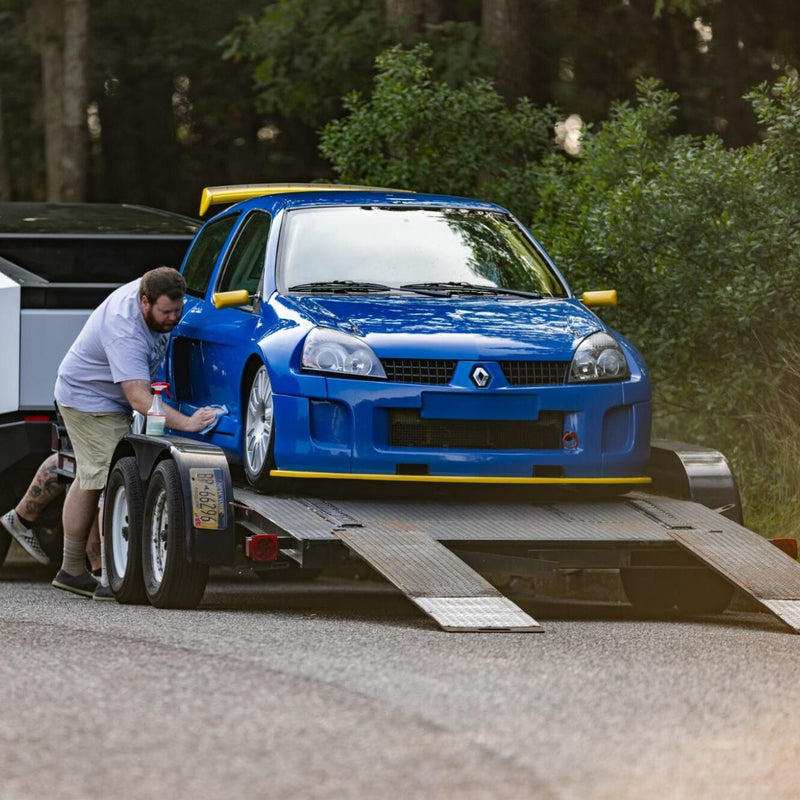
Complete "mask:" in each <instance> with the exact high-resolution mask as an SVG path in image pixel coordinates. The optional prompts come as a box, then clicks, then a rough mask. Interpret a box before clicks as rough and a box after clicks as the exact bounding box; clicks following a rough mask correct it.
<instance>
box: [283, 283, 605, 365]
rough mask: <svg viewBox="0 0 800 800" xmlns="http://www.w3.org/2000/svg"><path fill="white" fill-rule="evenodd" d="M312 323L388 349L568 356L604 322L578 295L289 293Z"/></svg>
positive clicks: (410, 354) (383, 351)
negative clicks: (491, 295)
mask: <svg viewBox="0 0 800 800" xmlns="http://www.w3.org/2000/svg"><path fill="white" fill-rule="evenodd" d="M282 299H283V301H284V302H286V303H287V304H288V305H291V306H294V307H295V308H296V309H297V310H298V311H299V312H300V313H301V315H302V316H303V317H305V318H306V319H308V321H309V322H311V323H312V324H313V325H323V326H327V327H331V328H337V329H339V330H342V331H344V332H346V333H350V334H352V335H354V336H358V337H360V338H363V339H365V340H366V341H367V343H368V344H369V345H370V346H371V347H373V348H374V349H375V350H376V352H378V354H379V355H381V356H391V355H392V354H393V353H395V352H396V353H397V354H398V355H400V354H402V355H403V356H404V357H407V358H414V357H417V358H430V357H431V356H432V355H436V356H438V357H440V358H442V357H443V358H447V357H453V358H490V357H497V358H515V357H516V358H530V359H534V360H536V359H553V360H569V359H570V358H571V357H572V354H573V352H574V350H575V348H576V347H577V345H578V343H579V342H580V341H581V340H582V339H583V338H584V337H586V336H588V335H589V334H590V333H593V332H594V331H597V330H601V329H605V326H604V325H603V324H602V323H601V322H600V321H599V320H598V318H597V317H596V316H595V315H594V314H592V312H591V311H589V310H588V309H586V308H584V306H582V305H581V304H580V303H579V302H578V301H577V300H574V299H558V300H556V299H549V300H548V299H543V300H530V299H527V298H516V297H479V298H473V297H464V296H454V297H449V298H447V297H445V298H442V297H413V296H412V297H408V296H396V295H382V296H379V297H375V296H364V295H359V296H358V297H347V296H345V297H342V296H331V297H325V296H323V297H321V296H319V295H315V296H313V297H312V296H302V295H300V296H298V295H293V296H289V297H283V298H282Z"/></svg>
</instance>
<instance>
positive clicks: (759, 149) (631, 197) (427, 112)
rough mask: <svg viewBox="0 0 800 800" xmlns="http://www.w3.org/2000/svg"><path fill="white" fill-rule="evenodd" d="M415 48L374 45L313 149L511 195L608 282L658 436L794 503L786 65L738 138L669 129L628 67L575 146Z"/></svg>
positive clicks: (797, 140) (793, 225)
mask: <svg viewBox="0 0 800 800" xmlns="http://www.w3.org/2000/svg"><path fill="white" fill-rule="evenodd" d="M425 58H426V54H425V52H424V51H422V50H419V49H418V50H416V51H415V52H413V53H403V52H400V51H392V52H389V53H386V54H384V55H383V56H382V57H381V59H380V60H379V62H378V67H379V72H378V76H377V78H376V80H375V85H374V90H373V93H372V96H371V97H370V98H362V97H359V96H351V97H350V98H349V100H348V103H347V110H348V114H347V115H346V116H344V117H342V118H341V119H339V120H337V121H336V122H334V123H332V124H330V125H329V126H328V127H327V128H326V130H325V133H324V135H323V144H322V147H323V151H324V152H325V153H326V155H327V156H328V157H329V158H331V159H332V161H333V163H334V167H335V169H336V171H337V172H338V173H339V174H340V175H341V177H343V178H346V179H347V180H350V181H364V182H367V183H373V182H375V183H386V182H388V183H395V184H401V185H404V186H408V187H410V188H417V189H429V188H433V187H435V186H437V187H438V188H440V189H445V190H448V191H457V192H461V193H465V194H477V195H480V196H482V197H486V198H488V199H494V200H497V201H499V202H501V203H503V204H504V205H506V206H508V207H509V208H511V209H512V210H513V211H515V213H517V214H518V215H519V216H520V217H521V218H522V219H523V220H524V221H526V222H530V223H531V225H532V228H533V229H534V230H535V232H536V233H537V235H538V236H539V238H540V239H541V240H542V241H543V242H544V243H545V244H546V246H547V247H548V249H549V250H550V251H551V253H552V254H553V255H554V256H555V257H556V259H557V261H558V262H559V263H560V264H561V266H562V267H563V269H564V270H565V272H566V274H567V275H568V276H569V278H570V280H571V281H572V283H573V285H575V286H577V287H579V288H592V289H596V288H611V287H613V288H616V289H617V290H618V291H619V294H620V298H621V303H620V306H619V307H618V308H617V309H614V310H613V311H612V312H609V314H608V321H609V322H611V323H612V324H613V325H614V326H615V327H617V328H618V329H620V330H622V331H624V332H625V334H626V335H628V336H629V338H631V339H632V340H633V341H635V342H636V343H637V345H638V346H639V347H640V348H641V349H642V351H643V352H644V355H645V357H646V359H647V361H648V363H649V366H650V368H651V371H652V374H653V378H654V385H655V392H656V431H657V433H658V434H659V435H662V436H670V437H674V438H680V439H683V440H688V441H694V442H697V443H702V444H707V445H710V446H713V447H716V448H718V449H721V450H722V451H723V452H725V453H726V454H728V455H729V456H730V457H732V459H733V460H734V462H735V464H736V466H737V468H738V471H739V473H740V476H741V478H742V484H743V488H744V490H745V493H746V496H747V499H748V507H749V511H750V512H751V513H752V514H755V515H756V518H763V515H764V510H765V509H767V508H769V507H770V505H772V504H774V505H775V506H776V507H785V505H786V504H787V503H791V502H794V501H796V489H795V487H796V486H797V479H798V477H800V476H799V475H798V466H797V465H798V459H797V457H796V456H797V450H798V449H800V423H798V419H800V416H798V411H800V408H799V407H798V405H799V404H798V400H797V399H796V398H797V397H798V389H799V388H800V386H798V378H800V369H799V368H798V367H797V366H796V365H797V364H798V355H800V331H798V330H797V325H796V318H797V312H796V309H795V306H794V298H796V297H798V296H800V263H798V262H799V261H800V256H799V255H798V247H797V244H798V237H799V236H800V194H798V192H797V185H796V184H797V181H798V177H797V176H798V174H800V173H799V172H798V169H797V167H798V159H800V85H799V84H798V81H797V79H796V78H784V79H782V80H780V81H778V82H777V83H776V84H774V85H773V86H767V85H762V86H760V87H758V88H757V89H755V90H754V91H753V92H752V93H751V94H750V95H749V100H750V102H751V104H752V106H753V107H754V110H755V116H756V118H757V120H758V122H759V123H760V125H761V126H762V130H763V139H762V140H761V141H760V142H758V143H756V144H752V145H749V146H746V147H740V148H728V147H725V145H724V144H723V143H722V141H721V140H720V139H719V138H718V137H717V136H714V135H708V136H705V137H691V136H688V135H683V136H676V135H673V134H671V127H672V125H673V123H674V120H675V115H676V109H677V106H678V102H679V98H678V97H677V96H676V95H675V94H674V93H672V92H669V91H667V90H665V89H664V88H663V87H661V86H660V85H659V84H658V83H657V82H655V81H652V80H642V81H640V82H639V83H638V86H637V89H638V97H637V101H636V103H635V104H627V103H620V104H617V105H616V106H615V107H614V108H613V110H612V113H611V115H610V118H609V120H608V121H607V122H606V123H605V124H604V125H602V126H601V127H599V128H597V129H596V130H591V129H588V130H585V131H584V133H583V142H582V143H583V151H582V154H581V156H580V157H579V158H577V159H573V158H569V157H567V156H565V155H564V153H563V152H561V151H559V150H558V149H557V148H556V146H555V144H554V143H553V136H552V129H549V128H547V127H546V122H547V120H548V119H550V118H551V116H552V112H551V111H550V110H546V111H541V110H536V109H533V108H531V107H530V106H527V105H525V104H522V106H521V107H523V108H524V113H523V114H521V113H520V112H519V108H518V111H517V112H516V114H515V113H514V112H511V111H509V110H507V109H503V108H502V104H501V103H500V101H499V98H498V97H497V95H496V93H495V92H494V90H493V89H492V88H491V86H488V85H487V84H485V83H481V82H479V81H477V82H475V83H473V84H470V85H469V86H467V87H465V88H464V89H462V90H454V89H451V88H449V87H448V86H447V85H446V84H444V83H442V82H436V81H435V80H434V79H433V78H432V76H431V73H430V70H429V68H428V66H427V65H426V62H425ZM393 98H394V102H395V103H396V104H397V106H398V108H399V110H398V112H397V116H396V117H394V116H392V114H391V112H390V108H389V106H390V105H391V103H392V100H393ZM434 109H435V113H434ZM487 117H488V118H489V119H490V120H491V121H490V122H488V123H487V122H486V120H487ZM488 130H493V131H495V135H494V138H493V139H492V138H491V137H488V138H487V131H488ZM545 130H550V135H549V137H546V136H545V134H544V131H545ZM445 131H451V132H452V134H451V135H450V137H449V138H448V140H447V147H446V153H445V154H444V155H443V157H442V158H439V159H436V158H432V157H431V151H430V148H428V147H426V146H425V144H426V142H427V141H428V137H432V139H433V141H436V138H435V137H437V136H438V135H440V133H439V132H445ZM441 135H444V134H441ZM413 143H416V145H415V146H414V145H413ZM440 149H445V148H443V147H440ZM397 156H399V158H398V157H397ZM482 164H485V165H486V166H487V169H481V165H482ZM764 524H777V523H775V522H774V521H773V522H772V523H767V522H765V523H764Z"/></svg>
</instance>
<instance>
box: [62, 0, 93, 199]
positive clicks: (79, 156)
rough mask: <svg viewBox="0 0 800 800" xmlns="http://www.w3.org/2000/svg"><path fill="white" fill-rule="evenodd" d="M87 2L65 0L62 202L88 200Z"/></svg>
mask: <svg viewBox="0 0 800 800" xmlns="http://www.w3.org/2000/svg"><path fill="white" fill-rule="evenodd" d="M88 23H89V4H88V0H64V118H63V119H64V138H63V144H62V148H61V199H62V200H64V201H66V202H72V203H76V202H82V201H84V200H85V199H86V162H87V147H88V134H87V130H86V105H87V102H88V88H87V82H86V72H87V56H88V47H87V39H88Z"/></svg>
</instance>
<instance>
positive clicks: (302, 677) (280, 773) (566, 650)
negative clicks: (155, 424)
mask: <svg viewBox="0 0 800 800" xmlns="http://www.w3.org/2000/svg"><path fill="white" fill-rule="evenodd" d="M2 577H3V578H4V580H0V654H1V655H0V685H2V687H3V702H2V704H0V798H2V800H17V799H19V798H22V799H25V800H29V799H32V798H37V799H38V798H45V797H47V798H81V800H85V798H103V800H110V799H111V798H123V799H124V800H128V799H130V800H139V798H142V800H145V799H147V800H150V799H151V798H161V797H165V798H171V800H172V799H174V800H183V798H186V799H187V800H188V799H189V798H191V800H204V799H205V798H209V800H211V799H212V798H213V800H219V799H220V798H247V799H248V800H249V799H251V798H252V799H254V800H255V799H257V798H281V799H282V800H293V799H294V798H297V799H298V800H300V799H302V800H320V799H322V798H326V799H327V798H331V800H334V799H335V800H348V799H349V798H359V800H371V799H373V798H375V799H377V800H382V799H383V798H387V799H389V798H391V800H411V799H412V798H413V799H415V800H416V799H417V798H419V799H420V800H422V799H424V800H428V799H430V800H449V798H454V799H455V798H458V800H473V799H476V800H477V799H478V798H481V799H483V798H486V800H489V799H491V800H504V799H505V798H509V799H511V798H513V800H525V799H526V798H536V800H539V799H540V798H541V799H542V800H549V799H550V798H563V799H564V800H600V798H603V799H605V798H608V800H612V799H613V800H626V799H627V798H631V799H632V800H633V799H634V798H635V800H642V798H646V799H647V800H652V799H654V798H658V799H663V800H676V799H677V798H686V799H687V800H689V799H691V800H698V799H700V800H717V798H718V799H719V800H737V798H742V800H745V799H746V800H781V799H784V800H789V799H790V798H791V799H793V800H797V799H798V798H800V773H799V772H798V754H800V715H799V714H798V711H797V709H798V707H800V682H798V670H799V669H800V636H796V635H794V634H792V633H790V632H788V630H787V629H785V628H783V627H782V626H781V624H780V623H778V622H777V621H773V620H772V618H770V617H768V616H766V615H761V614H757V613H753V612H750V611H740V612H733V613H731V612H728V613H726V614H725V615H722V616H719V617H706V618H694V619H687V618H683V619H675V618H673V619H666V618H662V619H646V618H642V617H637V616H636V615H635V614H634V613H633V612H632V611H631V610H630V609H629V608H628V607H627V606H624V605H618V604H608V603H606V604H596V603H568V602H559V603H547V602H542V601H539V600H537V601H535V602H533V601H523V605H524V607H525V608H526V610H528V611H529V612H530V613H532V614H533V615H534V616H535V617H536V618H537V620H539V621H540V622H541V623H542V624H543V625H544V627H545V632H544V633H538V634H508V633H506V634H498V633H479V634H471V633H444V632H441V631H440V630H438V629H437V628H436V626H435V625H434V623H432V622H431V621H429V620H428V619H427V618H426V617H424V616H423V615H422V614H421V613H420V612H418V611H417V610H416V608H415V607H414V606H413V605H412V604H411V603H410V602H409V601H407V600H406V599H405V598H404V597H402V596H401V595H399V594H398V593H396V592H395V591H394V590H393V589H392V588H391V587H389V586H388V585H386V584H382V583H378V582H364V581H361V582H354V581H346V580H341V579H322V580H319V581H316V582H314V583H311V584H308V585H305V584H288V583H284V584H273V585H264V584H262V583H259V582H254V581H248V580H237V581H228V580H216V581H214V582H212V583H211V584H210V585H209V589H208V591H207V592H206V596H205V599H204V601H203V604H202V606H201V608H200V609H198V610H196V611H187V612H184V611H158V610H155V609H152V608H150V607H122V606H118V605H116V604H114V603H97V602H93V601H91V600H83V599H81V598H78V597H73V596H71V595H66V594H64V593H62V592H59V591H57V590H55V589H52V588H50V587H49V586H48V584H47V582H46V581H45V580H44V579H43V577H42V574H41V571H40V570H37V568H33V567H25V566H22V567H17V568H11V569H9V568H6V569H5V571H4V572H3V573H2Z"/></svg>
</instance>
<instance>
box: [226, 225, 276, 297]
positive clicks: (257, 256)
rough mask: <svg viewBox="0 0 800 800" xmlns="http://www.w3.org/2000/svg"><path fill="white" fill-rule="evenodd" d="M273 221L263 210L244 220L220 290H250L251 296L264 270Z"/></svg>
mask: <svg viewBox="0 0 800 800" xmlns="http://www.w3.org/2000/svg"><path fill="white" fill-rule="evenodd" d="M270 223H271V219H270V216H269V214H265V213H264V212H262V211H255V212H253V213H252V214H250V215H249V216H248V218H247V219H246V220H245V221H244V224H243V225H242V229H241V231H240V232H239V235H238V236H237V238H236V242H235V243H234V245H233V247H232V248H231V251H230V253H229V255H228V260H227V262H226V264H225V266H224V267H223V268H222V274H221V275H220V279H219V283H218V284H217V291H218V292H228V291H231V290H235V289H247V291H248V293H249V294H251V295H252V294H255V293H256V291H257V290H258V284H259V282H260V281H261V273H262V272H263V271H264V259H265V257H266V249H267V237H268V236H269V228H270Z"/></svg>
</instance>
